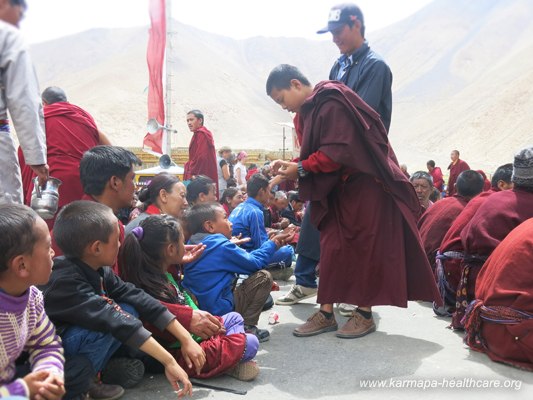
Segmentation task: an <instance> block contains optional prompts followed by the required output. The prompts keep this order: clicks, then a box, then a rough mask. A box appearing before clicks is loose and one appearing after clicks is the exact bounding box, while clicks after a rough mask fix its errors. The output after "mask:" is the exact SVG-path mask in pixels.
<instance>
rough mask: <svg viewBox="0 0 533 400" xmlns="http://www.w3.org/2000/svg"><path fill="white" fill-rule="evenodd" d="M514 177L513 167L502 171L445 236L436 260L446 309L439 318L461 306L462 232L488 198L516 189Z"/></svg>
mask: <svg viewBox="0 0 533 400" xmlns="http://www.w3.org/2000/svg"><path fill="white" fill-rule="evenodd" d="M512 174H513V164H505V165H501V166H500V167H498V168H497V169H496V171H495V172H494V174H493V176H492V188H491V190H489V191H487V192H481V193H480V194H479V195H478V196H476V197H475V198H473V199H472V200H470V201H469V202H468V204H467V205H466V206H465V208H464V209H463V211H461V213H460V214H459V215H458V216H457V218H456V219H455V220H454V221H453V223H452V225H451V226H450V228H449V229H448V231H447V232H446V235H444V238H443V239H442V242H441V244H440V246H439V251H438V252H437V256H436V258H435V269H436V271H435V274H436V278H437V282H438V287H439V290H440V291H441V296H442V299H443V300H444V307H445V308H444V309H441V310H437V313H438V314H439V315H441V316H450V315H452V314H453V313H454V312H455V309H456V306H457V293H458V289H457V288H458V285H459V281H460V279H461V261H462V259H463V257H464V248H463V243H462V242H461V232H462V231H463V229H464V227H465V226H466V225H467V224H468V223H469V222H470V220H471V219H472V217H473V216H474V214H475V213H476V211H477V210H478V209H479V207H480V206H481V205H482V204H483V203H484V202H485V200H486V199H487V198H488V196H490V195H492V194H494V193H496V192H499V191H502V190H509V189H512V188H513V182H512V180H511V177H512ZM468 290H469V295H470V298H473V296H474V291H473V288H469V289H468ZM459 297H461V295H460V296H459ZM452 325H453V321H452Z"/></svg>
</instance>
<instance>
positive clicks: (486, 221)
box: [452, 147, 533, 328]
mask: <svg viewBox="0 0 533 400" xmlns="http://www.w3.org/2000/svg"><path fill="white" fill-rule="evenodd" d="M512 180H513V182H514V189H512V190H505V191H503V192H498V193H494V194H493V195H491V196H489V198H488V199H487V200H485V203H483V205H482V206H481V207H479V210H477V212H476V213H475V214H474V216H473V217H472V219H471V220H470V222H469V223H468V224H467V225H466V226H465V228H464V229H463V231H462V232H461V242H462V244H463V248H464V253H465V254H464V259H463V262H462V264H461V278H460V285H463V286H462V287H458V288H457V290H458V291H459V290H460V291H461V293H460V296H459V297H460V299H459V300H460V304H459V305H460V307H457V308H456V310H455V313H454V316H453V320H452V323H453V326H454V327H456V328H462V324H461V320H462V316H463V313H464V309H465V308H466V306H467V305H468V302H467V294H468V288H470V290H471V291H472V290H473V288H475V286H476V276H477V274H478V273H479V270H480V269H481V267H482V265H483V263H484V262H485V261H486V260H487V258H488V257H489V256H490V255H491V253H492V252H493V251H494V249H495V248H496V246H498V244H500V242H501V241H502V240H503V239H504V238H505V237H506V236H507V235H508V234H509V232H511V231H512V230H513V229H514V228H516V227H517V226H518V225H520V224H521V223H522V222H524V221H525V220H526V219H529V218H532V217H533V207H532V206H531V205H532V204H533V147H529V148H525V149H523V150H521V151H520V152H518V154H516V155H515V159H514V163H513V177H512ZM461 296H463V297H462V298H461Z"/></svg>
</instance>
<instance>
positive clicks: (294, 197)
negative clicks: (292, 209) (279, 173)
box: [287, 190, 303, 203]
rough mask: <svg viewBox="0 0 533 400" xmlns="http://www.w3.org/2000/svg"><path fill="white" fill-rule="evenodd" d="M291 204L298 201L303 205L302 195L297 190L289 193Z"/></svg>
mask: <svg viewBox="0 0 533 400" xmlns="http://www.w3.org/2000/svg"><path fill="white" fill-rule="evenodd" d="M287 194H288V198H289V203H292V202H293V201H296V202H298V203H303V201H302V200H300V194H299V193H298V191H296V190H291V191H289V192H288V193H287Z"/></svg>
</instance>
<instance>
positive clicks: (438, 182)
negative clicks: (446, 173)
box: [429, 167, 444, 192]
mask: <svg viewBox="0 0 533 400" xmlns="http://www.w3.org/2000/svg"><path fill="white" fill-rule="evenodd" d="M429 174H430V175H431V177H432V178H433V187H435V188H437V189H438V191H439V192H442V189H443V187H444V178H443V177H442V170H441V169H440V167H435V168H433V170H432V171H430V172H429Z"/></svg>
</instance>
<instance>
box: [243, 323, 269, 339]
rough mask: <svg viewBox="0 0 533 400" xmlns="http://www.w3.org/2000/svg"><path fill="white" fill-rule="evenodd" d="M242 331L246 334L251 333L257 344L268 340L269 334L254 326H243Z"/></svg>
mask: <svg viewBox="0 0 533 400" xmlns="http://www.w3.org/2000/svg"><path fill="white" fill-rule="evenodd" d="M244 331H245V332H246V333H251V334H252V335H255V336H256V337H257V340H259V342H260V343H261V342H266V341H268V339H270V333H269V332H268V331H267V330H266V329H259V328H258V327H257V326H255V325H244Z"/></svg>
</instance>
